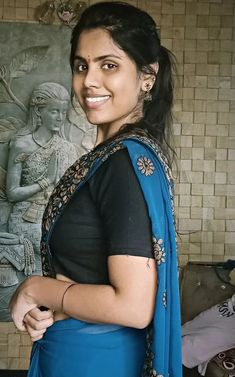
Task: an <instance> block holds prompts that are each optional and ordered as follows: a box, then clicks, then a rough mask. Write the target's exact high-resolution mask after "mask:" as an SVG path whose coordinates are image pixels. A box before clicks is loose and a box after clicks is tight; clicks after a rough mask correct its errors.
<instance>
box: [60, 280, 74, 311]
mask: <svg viewBox="0 0 235 377" xmlns="http://www.w3.org/2000/svg"><path fill="white" fill-rule="evenodd" d="M72 285H76V283H71V284H69V285H68V286H67V288H66V289H65V291H64V293H63V296H62V299H61V311H62V313H64V297H65V295H66V293H67V292H68V290H69V288H70V287H72Z"/></svg>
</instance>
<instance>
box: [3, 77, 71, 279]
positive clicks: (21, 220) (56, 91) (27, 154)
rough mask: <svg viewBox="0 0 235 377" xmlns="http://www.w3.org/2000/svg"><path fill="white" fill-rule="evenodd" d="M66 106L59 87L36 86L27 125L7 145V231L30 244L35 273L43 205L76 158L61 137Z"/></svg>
mask: <svg viewBox="0 0 235 377" xmlns="http://www.w3.org/2000/svg"><path fill="white" fill-rule="evenodd" d="M68 103H69V94H68V91H67V89H65V88H64V87H63V86H62V85H60V84H57V83H52V82H45V83H43V84H40V85H38V86H37V87H36V88H35V89H34V90H33V92H32V94H31V98H30V105H29V118H28V122H27V125H26V127H24V128H23V129H21V130H20V131H19V132H18V134H17V135H16V137H15V138H14V140H12V141H11V143H10V154H9V160H8V168H7V185H6V186H7V187H6V190H7V198H8V200H9V201H10V202H12V203H14V205H13V208H12V212H11V214H10V217H9V220H8V231H9V232H10V233H14V234H18V235H19V236H21V235H24V236H25V237H26V238H28V239H29V240H30V241H31V242H32V244H33V247H34V251H35V252H36V271H37V272H38V273H39V272H40V271H41V262H40V238H41V221H42V215H43V212H44V209H45V206H46V204H47V202H48V198H49V196H50V194H51V192H52V190H53V188H54V187H55V185H56V183H57V182H58V180H59V178H60V177H61V176H62V175H63V174H64V172H65V171H66V169H67V168H68V167H69V166H70V165H72V163H73V162H74V161H75V160H76V158H77V150H76V147H75V145H74V144H72V143H70V142H68V141H67V140H65V139H64V138H63V137H62V135H61V128H62V126H63V124H64V122H65V118H66V113H67V108H68Z"/></svg>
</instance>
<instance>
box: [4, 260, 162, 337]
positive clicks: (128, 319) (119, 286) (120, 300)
mask: <svg viewBox="0 0 235 377" xmlns="http://www.w3.org/2000/svg"><path fill="white" fill-rule="evenodd" d="M108 265H109V279H110V282H111V284H110V285H94V284H75V285H73V286H71V287H70V288H69V289H68V290H67V291H66V293H65V295H64V292H65V290H66V289H67V287H68V286H69V285H70V284H71V283H68V282H64V281H59V280H55V279H51V278H47V277H41V276H33V277H30V278H28V279H27V280H26V281H24V282H23V283H22V285H21V286H20V287H19V288H18V289H17V291H16V293H15V295H14V296H13V298H12V300H11V303H10V308H11V312H12V318H13V321H14V322H15V325H16V326H17V327H18V328H19V329H20V330H24V329H25V327H24V323H23V321H24V316H25V315H26V313H28V312H29V311H30V310H31V309H33V308H35V307H40V306H45V307H47V308H49V309H51V310H55V311H61V310H62V301H63V311H64V313H65V314H67V315H68V316H70V317H74V318H77V319H80V320H82V321H87V322H97V323H115V324H120V325H123V326H130V327H136V328H144V327H146V326H147V325H148V324H149V323H150V322H151V319H152V316H153V312H154V305H155V295H156V289H157V276H156V275H157V274H156V267H155V261H154V260H153V259H149V258H144V257H136V256H128V255H116V256H110V257H109V260H108ZM63 295H64V297H63Z"/></svg>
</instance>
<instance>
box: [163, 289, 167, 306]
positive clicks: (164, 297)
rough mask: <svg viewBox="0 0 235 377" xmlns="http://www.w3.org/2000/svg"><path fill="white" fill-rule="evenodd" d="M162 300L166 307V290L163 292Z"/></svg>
mask: <svg viewBox="0 0 235 377" xmlns="http://www.w3.org/2000/svg"><path fill="white" fill-rule="evenodd" d="M162 302H163V306H164V307H165V308H166V304H167V301H166V291H165V292H164V293H163V296H162Z"/></svg>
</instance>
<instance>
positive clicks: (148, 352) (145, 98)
mask: <svg viewBox="0 0 235 377" xmlns="http://www.w3.org/2000/svg"><path fill="white" fill-rule="evenodd" d="M71 67H72V71H73V90H74V93H75V96H76V98H77V99H78V101H79V103H80V104H81V106H82V108H83V110H84V111H85V114H86V116H87V119H88V121H89V122H90V123H93V124H96V125H97V141H96V147H95V148H94V150H92V151H91V152H89V153H88V154H87V155H85V156H83V157H82V158H81V159H80V160H79V161H78V162H76V163H75V164H74V165H73V166H72V167H71V168H70V169H69V170H68V171H67V172H66V173H65V175H64V177H63V178H62V179H61V180H60V182H59V184H58V185H57V187H56V189H55V190H54V193H53V194H52V196H51V198H50V202H49V204H48V206H47V209H46V211H45V214H44V219H43V236H42V244H41V246H42V247H41V250H42V262H43V266H44V277H33V278H30V279H28V280H27V281H26V282H25V283H23V285H22V286H21V287H20V289H19V290H18V291H17V292H16V294H15V296H14V297H13V298H12V302H11V311H12V318H13V320H14V322H15V324H16V326H17V327H18V328H19V329H21V330H24V329H25V328H27V329H28V331H29V333H30V335H31V337H32V338H33V339H34V340H36V339H40V340H39V341H37V342H36V343H35V344H34V349H33V352H32V358H31V367H30V370H29V374H28V375H29V376H41V375H43V377H54V376H57V377H62V376H66V377H70V376H71V377H74V376H82V377H91V376H102V377H108V376H113V377H140V376H148V377H150V376H172V377H178V376H181V352H180V348H181V346H180V320H179V298H178V283H177V261H176V259H177V258H176V245H175V231H174V218H173V213H172V211H173V204H172V195H171V182H172V180H171V176H170V170H169V167H168V163H167V159H166V157H165V156H164V154H163V153H162V152H161V149H162V150H164V151H165V153H167V151H169V148H168V147H167V145H168V142H167V140H166V135H167V133H168V125H169V121H170V118H171V106H172V80H171V60H170V57H169V54H168V52H167V50H166V49H165V48H163V47H162V46H161V45H160V41H159V38H158V35H157V32H156V25H155V23H154V21H153V19H152V18H151V17H150V16H149V15H148V14H146V13H145V12H143V11H141V10H139V9H137V8H135V7H133V6H131V5H128V4H126V3H119V2H105V3H97V4H95V5H93V6H91V7H89V8H87V9H86V10H85V11H84V13H83V15H82V17H81V19H80V20H79V22H78V24H77V26H76V27H75V29H74V30H73V34H72V48H71ZM156 267H157V268H156ZM156 292H157V293H156ZM40 306H44V307H46V308H49V309H50V310H49V311H46V312H40V311H39V308H40ZM51 311H53V312H54V317H53V318H52V314H51ZM53 321H54V324H53V325H52V326H51V324H52V323H53ZM49 326H51V327H49ZM45 330H46V332H45ZM43 334H44V335H43Z"/></svg>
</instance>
